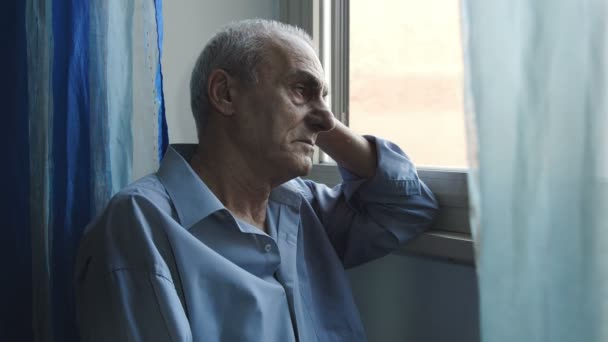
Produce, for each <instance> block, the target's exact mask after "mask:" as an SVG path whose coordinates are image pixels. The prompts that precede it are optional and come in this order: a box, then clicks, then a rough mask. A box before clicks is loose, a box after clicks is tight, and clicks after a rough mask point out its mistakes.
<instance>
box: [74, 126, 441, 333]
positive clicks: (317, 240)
mask: <svg viewBox="0 0 608 342" xmlns="http://www.w3.org/2000/svg"><path fill="white" fill-rule="evenodd" d="M369 139H370V140H371V141H373V142H375V144H376V146H377V151H378V169H377V173H376V175H375V176H374V177H373V178H371V179H361V178H358V177H356V176H355V175H353V174H351V173H349V172H348V171H346V170H344V169H341V172H342V175H343V178H344V182H343V183H342V184H340V185H338V186H336V187H334V188H333V189H332V188H328V187H327V186H325V185H321V184H317V183H314V182H312V181H309V180H302V179H299V178H297V179H294V180H292V181H289V182H287V183H285V184H283V185H281V186H279V187H278V188H276V189H274V190H273V191H272V193H271V195H270V198H269V203H268V211H267V230H268V234H266V233H264V232H263V231H262V230H260V229H258V228H255V227H253V226H251V225H249V224H247V223H245V222H242V221H240V220H239V219H237V218H235V217H234V216H233V215H232V214H231V213H230V212H229V211H228V210H227V209H226V208H225V207H224V206H223V205H222V203H221V202H220V201H219V200H218V199H217V197H216V196H215V195H214V194H213V193H212V192H211V191H210V190H209V188H208V187H207V186H206V185H205V183H204V182H202V180H201V179H200V178H199V177H198V176H197V175H196V174H195V173H194V171H193V170H192V169H191V168H190V166H189V165H188V163H187V162H186V160H189V156H184V157H182V156H180V155H179V154H178V153H177V152H176V151H175V150H173V149H171V148H170V149H169V150H168V152H167V154H166V155H165V157H164V159H163V162H162V164H161V166H160V169H159V171H158V172H157V173H155V174H152V175H149V176H146V177H144V178H143V179H141V180H139V181H137V182H135V183H134V184H132V185H130V186H129V187H127V188H126V189H124V190H123V191H121V192H120V193H119V194H118V195H117V196H115V197H114V199H113V200H112V201H111V202H110V204H109V206H108V207H107V208H106V210H105V211H104V212H103V213H102V215H101V216H99V217H98V218H97V219H96V220H95V221H94V222H92V223H91V225H90V226H89V227H88V228H87V232H86V233H85V236H84V238H83V240H82V242H81V245H80V249H79V255H78V260H77V264H76V272H75V275H74V277H75V278H74V281H75V288H76V296H77V307H78V317H79V327H80V332H81V336H82V337H83V341H108V340H111V341H268V342H273V341H276V342H289V341H319V342H329V341H365V332H364V330H363V326H362V323H361V320H360V317H359V313H358V311H357V308H356V306H355V303H354V300H353V297H352V293H351V290H350V286H349V283H348V279H347V276H346V273H345V268H348V267H352V266H356V265H359V264H361V263H364V262H366V261H369V260H372V259H375V258H378V257H381V256H383V255H386V254H387V253H389V252H390V251H392V250H394V249H395V248H397V247H398V246H399V245H400V244H401V243H403V242H405V241H408V240H410V239H412V238H413V237H415V236H416V235H417V234H418V233H420V232H422V231H423V230H425V229H426V228H428V227H429V226H430V224H431V222H432V221H433V218H434V216H435V214H436V212H437V208H438V207H437V202H436V201H435V199H434V197H433V195H432V193H431V192H430V190H429V189H428V188H427V187H426V185H424V184H423V183H422V182H421V181H420V180H419V178H418V176H417V173H416V169H415V168H414V166H413V164H412V163H411V162H410V160H409V159H408V158H407V157H406V155H405V154H404V153H403V152H402V151H401V150H400V149H399V148H398V147H397V146H396V145H394V144H392V143H390V142H388V141H385V140H382V139H375V138H373V137H369Z"/></svg>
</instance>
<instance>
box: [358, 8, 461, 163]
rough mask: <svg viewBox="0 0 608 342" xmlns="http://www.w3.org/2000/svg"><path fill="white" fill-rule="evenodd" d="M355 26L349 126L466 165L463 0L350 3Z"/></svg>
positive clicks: (422, 157) (419, 156)
mask: <svg viewBox="0 0 608 342" xmlns="http://www.w3.org/2000/svg"><path fill="white" fill-rule="evenodd" d="M349 26H350V32H349V38H350V50H349V68H350V74H349V80H350V82H349V88H350V89H349V94H350V104H349V126H350V127H351V128H353V129H354V130H355V131H358V132H360V133H367V132H369V133H372V134H375V135H379V136H382V137H385V138H387V139H389V140H391V141H393V142H395V143H397V145H399V146H401V147H402V148H403V149H404V150H406V152H407V153H408V154H409V155H410V157H411V158H412V159H413V160H414V162H415V163H416V164H417V165H420V166H439V167H466V166H467V159H466V153H465V152H466V146H465V125H464V123H465V120H464V112H463V100H462V97H463V96H462V82H463V81H462V56H461V54H462V53H461V42H460V16H459V1H458V0H425V1H419V0H374V1H371V0H370V1H351V2H350V4H349Z"/></svg>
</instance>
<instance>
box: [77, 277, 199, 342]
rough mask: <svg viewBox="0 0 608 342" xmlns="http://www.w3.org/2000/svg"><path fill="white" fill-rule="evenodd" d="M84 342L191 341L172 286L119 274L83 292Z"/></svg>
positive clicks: (162, 279) (94, 280)
mask: <svg viewBox="0 0 608 342" xmlns="http://www.w3.org/2000/svg"><path fill="white" fill-rule="evenodd" d="M80 291H81V296H80V303H79V308H78V316H79V317H78V321H79V331H80V335H81V341H83V342H97V341H99V342H101V341H116V342H122V341H125V342H126V341H180V342H181V341H192V337H191V333H190V327H189V324H188V320H187V319H186V316H185V314H184V312H183V310H182V309H181V308H182V306H181V304H180V301H179V298H178V296H177V294H176V292H175V288H174V285H173V283H172V282H171V281H170V280H169V279H167V278H165V277H164V276H162V275H158V274H152V273H148V272H139V271H132V270H116V271H113V272H111V273H109V274H107V275H105V276H102V277H91V278H90V279H89V281H88V283H87V284H84V286H83V287H82V288H81V289H80Z"/></svg>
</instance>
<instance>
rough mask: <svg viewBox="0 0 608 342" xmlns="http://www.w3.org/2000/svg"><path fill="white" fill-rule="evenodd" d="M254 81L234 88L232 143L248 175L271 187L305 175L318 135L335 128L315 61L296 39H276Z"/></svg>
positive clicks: (316, 60) (307, 46) (320, 70)
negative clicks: (267, 179)
mask: <svg viewBox="0 0 608 342" xmlns="http://www.w3.org/2000/svg"><path fill="white" fill-rule="evenodd" d="M257 76H258V82H257V83H247V82H238V86H237V87H236V94H235V96H234V97H233V99H232V100H233V103H234V108H235V114H236V119H237V120H236V122H235V124H236V127H235V130H234V132H233V133H234V135H233V138H234V139H236V140H238V143H239V146H241V147H242V148H243V149H244V150H245V151H244V152H245V154H244V155H245V158H248V164H249V165H250V166H251V167H252V168H253V170H252V171H254V172H261V173H262V174H264V175H267V176H269V177H271V179H272V181H273V182H275V183H278V184H280V183H283V182H285V181H287V180H289V179H291V178H294V177H297V176H303V175H306V174H308V173H309V172H310V169H311V167H312V155H313V151H314V149H313V147H314V144H315V141H316V139H317V135H318V133H319V132H322V131H328V130H331V129H333V128H334V127H335V122H334V118H333V115H332V113H331V112H330V110H329V108H328V107H327V104H326V102H325V97H326V96H327V85H326V83H325V81H324V77H323V69H322V67H321V63H320V62H319V59H318V58H317V56H316V54H315V53H314V51H313V49H312V48H311V47H310V46H309V45H308V44H306V43H305V42H303V41H301V40H300V39H298V38H291V39H289V40H288V39H277V40H275V43H271V44H269V51H268V56H267V58H265V60H264V61H262V62H261V63H260V65H259V66H258V70H257Z"/></svg>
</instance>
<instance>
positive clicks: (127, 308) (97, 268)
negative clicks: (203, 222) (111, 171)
mask: <svg viewBox="0 0 608 342" xmlns="http://www.w3.org/2000/svg"><path fill="white" fill-rule="evenodd" d="M157 215H159V213H158V212H157V211H155V210H153V209H152V208H151V205H150V204H149V203H148V202H146V201H145V199H142V198H137V197H135V196H119V198H117V199H114V200H113V201H112V202H111V203H110V205H109V207H108V209H106V211H105V213H104V214H103V215H102V216H101V218H100V219H98V220H97V221H96V222H95V223H93V224H92V226H91V227H89V228H90V229H88V231H87V233H86V234H85V236H84V238H83V240H82V241H81V244H80V249H79V255H78V257H77V260H76V267H75V275H74V276H75V279H74V287H75V296H76V312H77V321H78V328H79V332H80V338H81V341H83V342H98V341H99V342H101V341H113V342H122V341H125V342H126V341H174V342H177V341H179V342H181V341H192V333H191V329H190V325H189V322H188V319H187V316H186V313H185V310H184V307H183V305H182V302H181V300H180V297H179V295H178V292H177V289H176V286H175V284H174V282H173V279H172V276H171V272H170V271H169V268H168V267H167V265H166V263H165V262H164V260H163V258H162V257H161V256H160V255H161V254H162V253H161V252H160V251H159V248H162V244H163V243H161V239H160V238H158V237H157V236H161V235H160V234H155V233H154V232H153V231H151V228H150V226H151V225H150V224H149V223H150V221H152V220H158V219H159V218H158V217H156V216H157ZM159 246H161V247H159Z"/></svg>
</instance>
